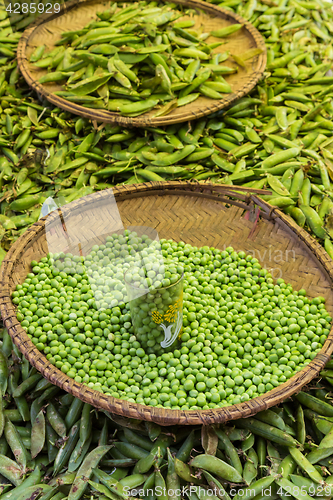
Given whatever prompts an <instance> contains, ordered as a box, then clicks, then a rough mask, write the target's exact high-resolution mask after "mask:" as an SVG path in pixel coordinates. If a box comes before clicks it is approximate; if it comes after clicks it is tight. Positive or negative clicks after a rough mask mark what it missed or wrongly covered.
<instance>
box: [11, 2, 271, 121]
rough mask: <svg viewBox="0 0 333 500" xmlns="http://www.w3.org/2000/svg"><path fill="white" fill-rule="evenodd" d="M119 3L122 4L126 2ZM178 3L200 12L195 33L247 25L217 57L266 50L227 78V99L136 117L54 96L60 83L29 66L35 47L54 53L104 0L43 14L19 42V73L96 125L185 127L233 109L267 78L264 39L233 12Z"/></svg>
mask: <svg viewBox="0 0 333 500" xmlns="http://www.w3.org/2000/svg"><path fill="white" fill-rule="evenodd" d="M130 1H131V0H130ZM119 3H120V4H121V2H119ZM176 3H178V4H180V5H185V6H187V7H189V8H192V9H195V10H196V15H195V16H194V17H193V19H194V20H195V22H196V25H195V29H198V30H201V29H203V30H204V32H210V31H213V30H218V29H220V28H224V27H226V26H229V25H232V24H235V23H240V24H243V28H242V29H241V30H240V31H237V32H236V33H234V34H233V35H231V36H229V37H227V38H226V39H225V42H226V43H225V44H223V45H221V46H220V47H217V48H216V49H214V51H213V52H214V53H218V52H225V51H230V53H231V54H233V55H236V56H239V57H242V55H243V54H244V53H245V52H246V51H248V50H250V49H255V48H258V49H261V50H262V53H261V54H260V55H257V56H255V57H254V58H253V59H251V60H248V61H246V64H245V66H246V67H245V68H243V67H238V72H237V73H235V74H232V75H228V76H226V80H227V82H228V83H230V85H231V88H232V90H233V92H232V93H230V94H225V95H224V97H223V99H210V98H207V97H204V96H200V97H199V98H198V99H197V100H196V101H194V102H192V103H191V104H187V105H186V106H182V107H180V108H176V109H175V110H173V111H172V112H171V113H169V114H168V115H166V116H160V117H156V118H155V117H154V114H155V113H156V111H157V108H156V109H154V110H152V111H150V112H148V113H144V114H142V115H140V116H138V117H135V118H132V117H128V116H122V115H121V114H120V113H114V112H111V111H108V110H106V109H91V108H87V107H84V106H81V105H79V104H75V103H73V102H69V101H67V100H65V99H63V98H62V97H59V96H57V95H56V94H54V92H56V91H57V90H62V87H61V85H59V84H57V83H48V84H40V83H39V82H38V80H39V78H40V77H41V76H43V75H45V74H46V73H47V71H46V70H45V69H41V68H38V67H36V66H34V65H33V64H32V63H30V62H29V59H30V56H31V54H32V52H33V51H34V49H35V48H36V47H38V46H39V45H43V44H46V45H47V47H48V49H50V50H52V49H53V48H54V43H55V42H57V41H58V40H60V36H61V33H62V32H64V31H71V30H78V29H81V28H83V27H84V26H86V24H88V23H89V21H92V20H93V19H95V18H96V12H98V11H103V10H106V9H107V5H106V2H105V1H103V0H71V1H69V2H66V3H65V4H64V5H62V6H61V10H60V13H59V14H43V15H41V16H39V17H38V19H37V21H35V22H34V23H33V24H32V25H30V26H29V28H27V29H26V30H25V32H24V33H23V35H22V37H21V38H20V41H19V44H18V48H17V62H18V66H19V69H20V71H21V73H22V75H23V76H24V78H25V80H26V81H27V83H28V84H29V85H30V86H31V87H32V88H33V89H34V90H35V91H36V92H38V94H39V95H41V96H44V97H45V98H46V99H47V100H48V101H50V102H51V103H52V104H54V105H55V106H58V107H59V108H61V109H64V110H66V111H70V112H71V113H74V114H76V115H80V116H84V117H86V118H90V119H91V120H96V121H97V122H104V123H118V124H119V125H122V126H125V127H152V126H155V127H160V126H164V125H171V124H172V123H182V122H186V121H189V120H195V119H197V118H200V117H202V116H206V115H209V114H211V113H213V112H215V111H219V110H221V109H223V108H225V107H227V106H230V104H232V103H233V102H234V101H236V100H237V99H239V98H241V97H243V96H244V95H246V94H248V93H249V92H250V91H251V90H252V89H253V87H254V86H255V85H256V83H257V82H258V81H259V80H260V79H261V78H262V75H263V72H264V70H265V67H266V47H265V42H264V39H263V38H262V36H261V35H260V33H259V31H258V30H257V29H256V28H255V27H254V26H253V25H252V24H250V23H249V22H248V21H245V19H243V18H241V17H240V16H238V15H237V14H234V13H233V12H232V11H229V10H227V9H222V8H220V7H217V6H216V5H211V4H207V3H205V2H202V1H200V0H176ZM120 8H121V7H120ZM186 18H188V16H183V18H182V19H186ZM214 41H221V39H218V38H214V37H210V38H209V43H211V42H214ZM224 64H226V65H227V66H230V67H237V65H236V63H235V62H233V61H232V60H231V59H229V60H228V61H227V62H226V63H224Z"/></svg>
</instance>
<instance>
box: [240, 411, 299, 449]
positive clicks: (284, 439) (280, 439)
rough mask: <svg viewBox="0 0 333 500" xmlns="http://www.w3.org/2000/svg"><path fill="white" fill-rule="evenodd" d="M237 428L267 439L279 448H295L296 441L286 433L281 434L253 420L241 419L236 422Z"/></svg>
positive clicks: (275, 429) (273, 428)
mask: <svg viewBox="0 0 333 500" xmlns="http://www.w3.org/2000/svg"><path fill="white" fill-rule="evenodd" d="M237 426H239V427H241V428H243V429H249V430H251V432H253V433H254V434H257V435H258V436H261V437H263V438H266V439H269V440H270V441H272V442H273V443H277V444H280V445H281V446H289V447H296V446H297V441H296V440H295V439H293V438H292V437H291V436H289V435H288V434H287V433H286V432H283V431H281V430H280V429H277V428H275V427H272V426H270V425H268V424H266V423H264V422H258V421H256V420H255V419H254V418H247V419H243V418H241V419H239V420H237Z"/></svg>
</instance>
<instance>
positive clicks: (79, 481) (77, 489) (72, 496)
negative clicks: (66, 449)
mask: <svg viewBox="0 0 333 500" xmlns="http://www.w3.org/2000/svg"><path fill="white" fill-rule="evenodd" d="M109 450H110V446H98V447H97V448H95V449H94V450H92V451H91V452H90V453H88V455H87V456H86V458H85V459H84V461H83V462H82V464H81V466H80V468H79V470H78V471H77V473H76V476H75V479H74V482H73V484H72V487H71V490H70V492H69V495H68V500H79V499H80V498H81V496H82V494H83V493H84V491H85V490H86V488H87V482H86V480H87V479H90V477H91V474H92V471H93V469H94V468H95V467H97V465H98V463H99V462H100V460H101V459H102V458H103V456H104V455H105V454H106V453H107V452H108V451H109Z"/></svg>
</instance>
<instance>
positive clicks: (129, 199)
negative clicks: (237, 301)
mask: <svg viewBox="0 0 333 500" xmlns="http://www.w3.org/2000/svg"><path fill="white" fill-rule="evenodd" d="M110 192H111V190H105V191H101V192H99V193H95V194H92V195H89V196H86V197H84V198H82V199H80V200H78V201H74V202H72V203H70V204H68V205H65V206H64V207H62V211H63V214H64V217H67V216H68V215H70V216H71V221H72V222H73V224H80V222H81V224H82V218H83V217H84V216H86V217H89V209H90V207H91V206H92V204H94V203H96V200H97V201H100V202H101V203H103V200H107V199H108V197H109V196H110ZM113 194H114V196H115V199H116V201H117V207H118V210H119V213H120V217H121V220H122V222H123V225H124V227H129V226H149V227H152V228H154V229H156V231H157V232H158V235H159V237H160V238H172V239H174V240H175V241H180V240H182V241H184V242H186V243H190V244H192V245H195V246H198V247H200V246H203V245H208V246H214V247H216V248H219V249H221V250H222V249H224V248H226V247H228V246H232V247H233V248H234V249H235V250H236V251H240V250H243V251H245V252H248V253H251V254H252V255H254V256H256V257H257V258H258V260H259V262H260V264H261V265H262V266H263V267H265V268H266V269H268V270H269V271H270V272H271V273H272V275H273V277H274V276H275V278H279V277H283V278H284V279H285V280H286V281H287V282H289V283H291V284H292V286H293V287H294V289H296V290H299V289H301V288H305V289H306V290H307V293H308V296H309V297H314V296H318V295H321V296H324V297H325V298H326V307H327V309H328V311H329V313H330V314H331V315H332V312H333V295H332V280H333V263H332V260H331V259H330V258H329V256H328V255H327V254H326V252H325V251H324V250H323V248H322V247H321V246H320V245H319V244H318V243H317V242H316V241H315V240H314V239H313V238H312V237H311V236H309V234H308V233H307V232H306V231H305V230H304V229H301V228H299V227H298V226H297V225H296V224H295V222H294V221H293V220H292V219H291V218H289V217H288V216H286V215H284V214H283V213H282V212H281V211H280V210H279V209H277V208H274V207H272V206H271V205H269V204H268V203H266V202H264V201H263V200H262V199H260V198H259V197H258V196H257V195H256V194H253V191H252V194H251V192H250V188H248V189H246V188H235V187H234V186H223V185H218V184H210V183H200V184H199V183H197V184H194V183H190V182H181V181H172V182H154V183H143V184H138V185H132V186H121V187H115V188H114V189H113ZM258 207H260V214H261V216H260V217H259V220H258V221H257V222H255V220H256V213H257V212H256V211H257V210H258ZM54 214H57V212H53V214H52V213H51V214H49V215H48V216H46V217H44V218H42V219H40V220H39V221H38V222H36V223H35V224H33V225H32V226H31V227H30V228H29V229H28V230H27V231H26V232H25V233H24V234H23V235H22V236H21V237H20V238H19V239H18V240H17V241H16V242H15V243H14V245H13V246H12V247H11V249H10V251H9V252H8V254H7V256H6V258H5V260H4V262H3V264H2V267H1V269H0V312H1V316H2V318H3V321H4V324H5V326H6V328H7V329H8V332H9V334H10V336H11V338H12V339H13V341H14V342H15V344H16V345H17V347H18V348H19V349H20V351H21V352H22V353H23V354H24V356H25V357H26V358H27V359H28V360H29V361H30V363H31V364H32V365H33V366H35V367H36V368H37V370H39V371H40V372H41V373H42V374H43V376H44V377H45V378H47V379H48V380H49V381H50V382H52V383H53V384H56V385H58V386H59V387H61V388H63V389H64V390H66V391H68V392H69V393H71V394H73V395H74V396H75V397H78V398H80V399H82V400H83V401H85V402H87V403H91V404H92V405H93V406H95V407H97V408H102V409H105V410H107V411H109V412H111V413H113V414H117V415H122V416H125V417H131V418H135V419H139V420H148V421H153V422H156V423H159V424H161V425H171V424H182V425H183V424H187V425H197V424H212V423H217V422H225V421H228V420H233V419H237V418H240V417H248V416H250V415H254V414H256V413H257V412H259V411H261V410H264V409H267V408H269V407H272V406H274V405H277V404H279V403H280V402H281V401H283V400H285V399H286V398H288V397H290V396H291V395H292V394H295V393H297V392H298V391H300V390H301V388H302V387H303V386H304V385H305V384H307V383H309V382H310V381H311V380H312V379H313V378H314V377H315V376H316V375H317V374H318V372H319V371H320V370H321V369H322V368H323V366H324V365H325V364H326V362H327V361H328V359H329V357H330V354H331V352H332V351H333V342H332V340H333V328H332V329H331V331H330V334H329V336H328V338H327V340H326V342H325V344H324V346H323V348H322V350H321V351H320V353H318V355H317V356H316V357H315V358H314V359H313V360H312V361H311V362H310V363H309V364H308V365H307V366H306V367H305V368H304V369H303V370H302V371H300V372H299V373H297V374H296V375H294V376H293V377H292V378H291V379H289V380H288V381H287V382H285V383H283V384H281V385H280V386H278V387H276V388H274V389H273V390H272V391H270V392H268V393H266V394H264V395H262V396H260V397H257V398H255V399H252V400H250V401H247V402H244V403H240V404H236V405H233V406H228V407H224V408H219V409H210V410H202V411H200V410H187V411H182V410H170V409H166V408H155V407H150V406H144V405H139V404H135V403H131V402H128V401H125V400H121V399H116V398H113V397H111V396H106V395H104V394H101V393H100V392H97V391H94V390H92V389H90V388H88V387H87V386H85V385H83V384H80V383H77V382H75V381H74V380H73V379H71V378H69V377H68V376H67V375H66V374H64V373H62V372H61V371H60V370H58V369H57V368H55V367H54V366H53V365H52V364H50V363H49V361H48V360H47V359H46V357H45V356H44V354H42V353H41V352H39V351H38V350H37V349H36V347H35V346H34V345H33V343H32V342H31V340H30V339H29V337H28V336H27V334H26V332H25V330H24V329H23V328H22V327H21V325H20V323H19V322H18V320H17V318H16V310H15V306H14V305H13V303H12V301H11V293H12V291H13V290H14V289H15V286H16V285H17V284H18V283H22V282H23V281H24V279H25V277H26V275H27V273H28V272H29V269H30V262H31V260H39V259H40V258H41V257H43V256H45V255H46V253H47V252H48V248H47V242H46V236H45V220H46V219H47V218H48V217H51V218H52V217H53V216H54ZM100 224H101V225H102V226H103V220H102V221H100ZM104 225H105V224H104ZM80 227H81V226H80ZM102 229H103V227H102ZM104 229H105V232H107V228H106V227H105V228H104ZM92 231H93V232H94V229H93V230H92ZM99 234H101V232H100V231H99ZM103 242H104V241H100V240H98V241H95V242H93V243H92V244H95V243H99V244H101V243H103Z"/></svg>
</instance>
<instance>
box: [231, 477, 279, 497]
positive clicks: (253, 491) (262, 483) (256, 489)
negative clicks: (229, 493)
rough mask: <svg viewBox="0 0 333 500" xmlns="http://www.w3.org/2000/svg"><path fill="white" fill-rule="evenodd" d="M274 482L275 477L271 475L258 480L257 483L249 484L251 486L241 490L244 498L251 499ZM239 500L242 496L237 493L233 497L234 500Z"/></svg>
mask: <svg viewBox="0 0 333 500" xmlns="http://www.w3.org/2000/svg"><path fill="white" fill-rule="evenodd" d="M274 480H275V476H274V475H271V476H267V477H263V478H261V479H258V481H255V482H254V483H251V486H248V487H247V488H245V489H244V490H243V492H244V495H245V498H253V497H255V496H256V495H258V494H260V493H261V492H262V491H264V490H265V489H266V488H269V487H270V486H271V484H272V483H273V482H274ZM241 498H242V495H241V494H239V493H238V494H237V495H235V496H234V500H241Z"/></svg>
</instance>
